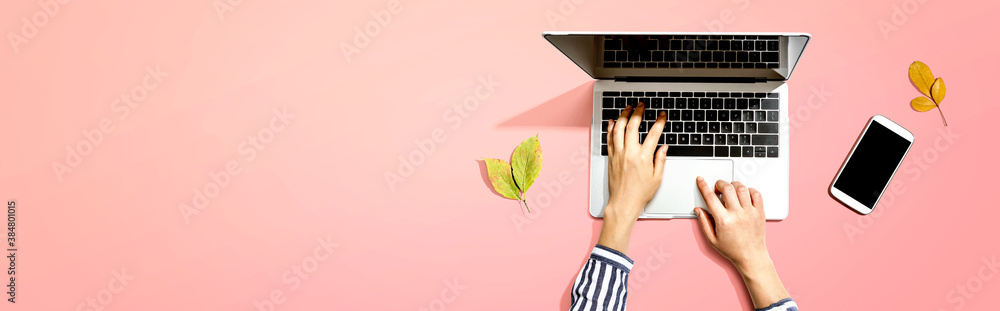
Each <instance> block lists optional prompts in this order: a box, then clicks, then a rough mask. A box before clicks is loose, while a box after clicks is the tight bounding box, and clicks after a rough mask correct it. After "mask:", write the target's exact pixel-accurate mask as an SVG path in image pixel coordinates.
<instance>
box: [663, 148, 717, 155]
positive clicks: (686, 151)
mask: <svg viewBox="0 0 1000 311" xmlns="http://www.w3.org/2000/svg"><path fill="white" fill-rule="evenodd" d="M713 154H714V152H713V148H712V146H670V148H667V156H668V157H677V156H680V157H711V156H712V155H713Z"/></svg>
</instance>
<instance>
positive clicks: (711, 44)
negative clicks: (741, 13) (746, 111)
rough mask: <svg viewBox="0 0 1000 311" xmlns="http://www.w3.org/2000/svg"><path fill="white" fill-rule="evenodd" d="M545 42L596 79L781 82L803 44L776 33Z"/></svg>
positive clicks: (558, 36)
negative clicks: (754, 80)
mask: <svg viewBox="0 0 1000 311" xmlns="http://www.w3.org/2000/svg"><path fill="white" fill-rule="evenodd" d="M544 36H545V38H546V39H548V40H549V42H551V43H552V44H553V45H554V46H555V47H556V48H558V49H559V50H560V51H562V52H563V54H565V55H566V56H567V57H569V58H570V59H571V60H573V62H575V63H576V64H577V65H578V66H580V68H581V69H583V70H584V71H586V72H587V73H588V74H589V75H590V76H591V77H594V78H601V79H611V78H640V77H674V78H690V77H702V78H712V77H717V78H758V79H767V80H787V79H788V77H789V76H790V75H791V72H792V70H793V69H794V68H795V64H796V63H797V62H798V60H799V57H800V56H801V54H802V50H803V49H804V48H805V45H806V43H807V42H808V40H809V35H807V34H780V33H582V32H552V33H545V34H544Z"/></svg>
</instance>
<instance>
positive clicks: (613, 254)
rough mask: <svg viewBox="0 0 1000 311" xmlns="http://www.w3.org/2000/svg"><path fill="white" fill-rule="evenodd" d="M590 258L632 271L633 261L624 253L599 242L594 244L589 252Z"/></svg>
mask: <svg viewBox="0 0 1000 311" xmlns="http://www.w3.org/2000/svg"><path fill="white" fill-rule="evenodd" d="M590 258H591V259H594V260H599V261H602V262H604V263H606V264H609V265H612V266H615V267H617V268H618V269H622V270H625V272H629V271H632V264H633V263H635V262H634V261H632V259H630V258H628V256H626V255H625V254H622V253H621V252H619V251H616V250H613V249H611V248H609V247H607V246H604V245H600V244H598V245H595V246H594V250H593V251H592V252H590Z"/></svg>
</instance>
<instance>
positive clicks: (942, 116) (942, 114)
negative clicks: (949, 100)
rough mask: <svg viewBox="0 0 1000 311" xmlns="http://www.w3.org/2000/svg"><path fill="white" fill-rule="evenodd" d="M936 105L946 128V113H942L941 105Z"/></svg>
mask: <svg viewBox="0 0 1000 311" xmlns="http://www.w3.org/2000/svg"><path fill="white" fill-rule="evenodd" d="M934 105H935V106H937V109H938V113H940V114H941V120H944V126H948V119H945V118H944V111H941V105H938V104H937V103H934Z"/></svg>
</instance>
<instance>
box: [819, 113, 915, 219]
mask: <svg viewBox="0 0 1000 311" xmlns="http://www.w3.org/2000/svg"><path fill="white" fill-rule="evenodd" d="M909 148H910V141H908V140H906V139H905V138H903V137H901V136H899V135H897V134H896V133H895V132H893V131H892V130H890V129H888V128H886V127H885V126H883V125H882V124H879V123H878V122H874V121H873V122H871V125H869V126H868V131H867V132H865V134H864V136H862V137H861V141H860V142H858V147H857V148H855V149H854V154H852V155H851V157H850V158H849V159H847V164H844V169H843V171H841V173H840V177H839V178H837V181H836V182H835V183H834V184H833V187H834V188H837V189H839V190H840V191H842V192H844V193H845V194H847V195H848V196H850V197H851V198H854V199H855V200H857V201H858V202H860V203H861V204H864V205H865V206H867V207H868V208H874V207H875V203H876V202H878V198H879V197H880V196H881V195H882V191H884V190H885V187H886V186H888V185H889V179H890V178H892V174H893V173H895V172H896V168H897V167H898V166H899V163H900V162H902V161H903V156H904V155H906V150H907V149H909Z"/></svg>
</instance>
